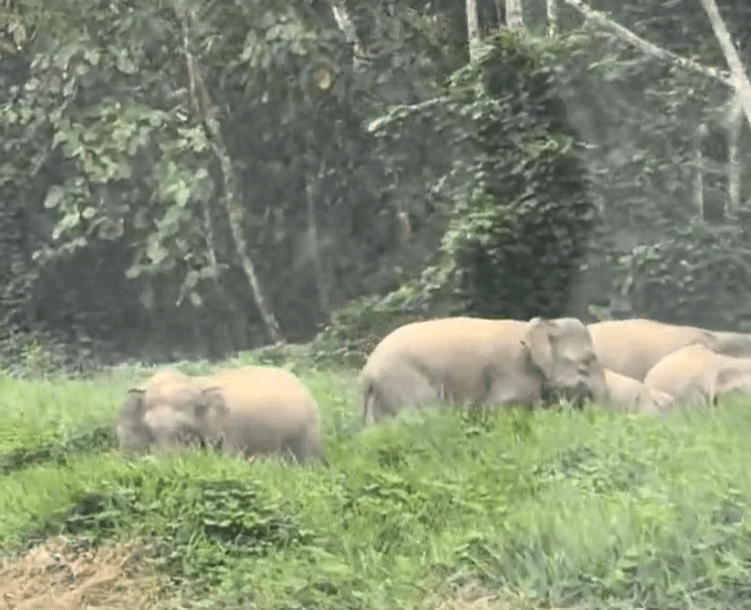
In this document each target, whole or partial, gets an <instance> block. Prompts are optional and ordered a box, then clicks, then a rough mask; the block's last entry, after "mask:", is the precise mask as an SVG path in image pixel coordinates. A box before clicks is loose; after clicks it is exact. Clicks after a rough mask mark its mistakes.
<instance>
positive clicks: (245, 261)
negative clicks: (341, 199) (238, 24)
mask: <svg viewBox="0 0 751 610" xmlns="http://www.w3.org/2000/svg"><path fill="white" fill-rule="evenodd" d="M175 12H176V13H177V16H178V18H179V19H180V22H181V25H182V30H183V52H184V53H185V64H186V68H187V71H188V82H189V86H190V87H189V91H190V102H191V106H192V107H193V110H194V112H195V113H196V114H197V115H198V116H200V117H201V118H202V119H203V124H204V125H206V128H207V129H208V131H209V134H210V136H211V138H210V142H211V147H212V150H213V151H214V154H215V155H216V157H217V159H218V160H219V165H220V167H221V171H222V178H223V180H224V204H225V207H226V208H227V221H228V222H229V226H230V230H231V232H232V239H233V241H234V245H235V252H236V253H237V256H238V258H239V259H240V263H241V265H242V268H243V271H244V272H245V276H246V277H247V278H248V286H249V288H250V292H251V294H252V295H253V299H254V300H255V302H256V306H257V307H258V312H259V313H260V314H261V319H262V320H263V323H264V325H265V326H266V331H267V333H268V335H269V337H270V338H271V340H272V341H274V343H284V336H283V335H282V331H281V328H279V322H277V320H276V316H274V312H273V311H271V309H270V308H269V306H268V304H267V303H268V300H267V299H266V293H265V292H264V290H263V289H262V288H261V283H260V282H259V281H258V276H257V275H256V270H255V265H254V264H253V261H252V260H251V259H250V255H249V254H248V245H247V243H245V236H244V235H243V230H242V205H241V204H240V199H239V197H238V195H237V188H236V184H237V179H236V178H235V172H234V170H233V169H232V163H231V161H230V158H229V153H228V152H227V147H226V146H225V145H224V138H222V132H221V130H220V129H219V122H218V120H217V119H216V110H215V108H214V105H213V104H212V103H211V98H210V96H209V93H208V90H207V89H206V86H205V83H204V81H203V77H202V76H201V71H200V68H199V66H198V60H196V59H195V57H194V56H193V53H192V52H191V48H190V36H189V33H190V26H189V24H188V22H189V20H190V22H191V25H192V20H193V14H192V13H191V12H189V10H188V9H187V8H186V7H183V10H182V11H181V10H179V9H178V7H177V6H175ZM196 90H199V92H200V96H199V95H197V91H196ZM210 250H211V248H210ZM215 262H216V261H215V260H214V261H213V263H212V264H214V263H215ZM215 270H216V269H215Z"/></svg>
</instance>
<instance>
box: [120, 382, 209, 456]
mask: <svg viewBox="0 0 751 610" xmlns="http://www.w3.org/2000/svg"><path fill="white" fill-rule="evenodd" d="M207 405H208V400H207V397H206V396H205V394H204V392H202V390H201V388H200V387H198V386H197V385H196V384H195V383H194V382H193V380H192V379H191V378H190V377H188V376H187V375H185V374H184V373H181V372H180V371H178V370H176V369H163V370H161V371H158V372H157V373H155V374H154V375H153V376H152V377H151V378H149V379H148V380H147V381H146V382H145V383H144V384H143V385H142V386H140V387H138V388H133V389H131V390H130V391H129V392H128V398H127V399H126V401H125V403H124V404H123V406H122V407H121V409H120V414H119V418H118V425H117V436H118V440H119V442H120V448H121V449H122V450H123V451H125V452H132V453H143V452H145V451H148V450H149V449H150V448H154V447H155V448H165V447H167V446H173V447H178V446H180V445H183V444H186V443H187V442H191V443H192V442H200V441H201V440H202V434H201V427H202V422H201V421H200V419H199V418H198V417H197V415H196V412H197V411H200V410H201V409H205V408H206V407H207Z"/></svg>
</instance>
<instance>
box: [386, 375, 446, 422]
mask: <svg viewBox="0 0 751 610" xmlns="http://www.w3.org/2000/svg"><path fill="white" fill-rule="evenodd" d="M374 385H375V392H376V398H375V399H376V401H377V403H378V408H376V409H374V413H373V414H374V416H375V417H374V419H376V420H378V419H380V418H381V417H383V416H387V415H390V416H394V415H396V414H397V413H398V412H399V411H400V410H402V408H405V407H406V408H411V409H420V408H422V407H423V406H424V405H425V404H426V403H429V402H431V401H437V400H440V398H441V395H442V394H445V391H444V390H443V389H441V390H437V389H436V388H435V387H433V385H432V384H431V383H430V380H428V379H427V378H426V377H425V376H424V375H423V374H422V373H420V372H419V371H417V370H415V369H414V368H412V367H405V368H403V369H400V370H392V371H389V373H388V374H387V375H384V376H383V377H381V378H380V379H379V380H378V381H377V382H376V383H375V384H374ZM376 414H377V415H376ZM379 416H380V417H379Z"/></svg>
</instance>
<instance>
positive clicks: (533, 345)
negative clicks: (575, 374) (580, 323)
mask: <svg viewBox="0 0 751 610" xmlns="http://www.w3.org/2000/svg"><path fill="white" fill-rule="evenodd" d="M555 331H556V326H555V324H554V323H553V322H552V321H550V320H546V319H544V318H532V319H531V320H530V321H529V323H528V324H527V335H526V338H525V340H524V341H522V344H523V345H524V346H525V348H526V349H527V351H528V352H529V357H530V359H531V360H532V362H534V363H535V365H537V367H538V368H539V369H540V370H541V371H542V374H543V375H544V376H545V378H546V379H550V378H551V377H552V376H553V369H554V360H553V341H554V340H555V335H556V332H555Z"/></svg>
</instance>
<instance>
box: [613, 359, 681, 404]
mask: <svg viewBox="0 0 751 610" xmlns="http://www.w3.org/2000/svg"><path fill="white" fill-rule="evenodd" d="M605 381H606V383H607V384H608V393H609V394H610V399H609V404H610V405H611V406H613V407H615V408H617V409H619V410H623V411H625V412H626V413H649V414H651V415H660V414H662V413H665V412H666V411H668V410H669V409H670V407H671V406H672V404H673V397H672V396H671V395H670V394H667V393H666V392H661V391H660V390H656V389H653V388H648V387H647V386H646V385H644V384H643V383H642V382H641V381H637V380H636V379H632V378H631V377H626V376H625V375H621V374H620V373H616V372H614V371H611V370H609V369H605Z"/></svg>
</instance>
